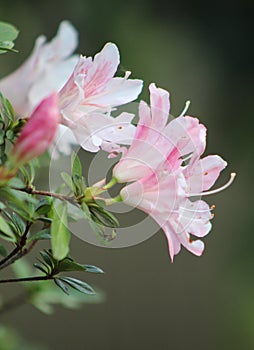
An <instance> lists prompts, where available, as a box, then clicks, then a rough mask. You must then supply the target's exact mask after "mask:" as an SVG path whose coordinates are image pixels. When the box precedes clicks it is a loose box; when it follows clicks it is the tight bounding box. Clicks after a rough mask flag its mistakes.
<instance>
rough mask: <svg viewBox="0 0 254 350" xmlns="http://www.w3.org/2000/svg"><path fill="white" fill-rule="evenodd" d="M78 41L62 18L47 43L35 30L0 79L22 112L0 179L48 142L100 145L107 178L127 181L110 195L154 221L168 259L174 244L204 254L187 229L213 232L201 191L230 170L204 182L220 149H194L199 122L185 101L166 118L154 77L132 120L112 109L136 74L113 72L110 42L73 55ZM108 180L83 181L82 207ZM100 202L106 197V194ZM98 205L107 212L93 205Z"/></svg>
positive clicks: (94, 148)
mask: <svg viewBox="0 0 254 350" xmlns="http://www.w3.org/2000/svg"><path fill="white" fill-rule="evenodd" d="M76 47H77V33H76V31H75V29H74V28H73V27H72V25H71V24H70V23H69V22H66V21H64V22H62V23H61V25H60V27H59V30H58V33H57V35H56V37H55V38H54V39H53V40H52V41H51V42H49V43H47V42H46V39H45V37H43V36H41V37H39V38H38V39H37V41H36V44H35V48H34V50H33V52H32V54H31V56H30V57H29V58H28V59H27V60H26V61H25V62H24V63H23V64H22V66H21V67H20V68H18V69H17V70H16V71H15V72H14V73H12V74H10V75H9V76H7V77H5V78H3V79H2V80H0V91H1V92H2V93H3V95H4V96H5V97H7V98H8V99H9V100H10V102H11V104H12V106H13V108H14V111H15V113H16V114H17V116H18V118H19V119H20V120H27V122H26V124H25V126H23V127H22V129H21V132H20V134H19V136H18V138H17V140H16V141H15V144H14V147H13V148H12V150H11V152H10V154H9V160H8V163H7V164H5V165H2V167H1V168H0V176H2V179H1V181H2V182H4V181H5V180H6V181H8V180H9V178H10V177H12V176H14V175H15V173H16V172H17V171H18V168H19V167H20V166H22V165H24V164H26V163H28V162H29V161H31V160H32V159H34V158H36V157H38V156H40V155H41V154H42V153H43V152H44V151H45V150H46V149H49V148H51V153H52V156H53V157H58V156H59V154H60V153H61V152H64V153H68V152H69V151H70V145H71V144H78V145H80V146H81V147H82V148H83V149H85V150H86V151H90V152H98V151H100V150H104V151H106V152H108V153H109V157H115V156H117V155H118V154H119V153H120V154H121V158H120V160H119V162H118V163H117V164H116V165H115V167H114V169H113V174H112V176H113V177H112V182H111V183H112V184H114V183H116V182H119V183H126V186H124V187H123V188H122V190H121V192H120V195H119V196H118V197H117V198H118V199H117V200H118V201H123V202H124V203H126V204H128V205H130V206H134V207H138V208H139V209H141V210H143V211H144V212H146V213H147V214H149V215H150V216H151V217H152V218H153V219H154V220H155V221H156V222H157V223H158V224H159V226H160V227H161V228H162V229H163V231H164V232H165V234H166V237H167V240H168V246H169V253H170V257H171V260H173V257H174V255H176V254H178V253H179V251H180V248H181V246H184V247H185V248H186V249H187V250H189V251H190V252H192V253H194V254H195V255H201V254H202V252H203V250H204V243H203V242H202V241H201V240H200V239H194V236H196V237H199V238H200V237H203V236H205V235H207V234H208V232H209V231H210V229H211V223H210V220H211V218H212V217H213V214H211V211H212V210H213V207H209V205H208V204H207V203H206V202H204V201H203V200H201V199H200V198H199V197H201V196H202V195H206V194H212V193H215V192H217V191H219V190H221V189H224V188H225V187H226V186H228V185H229V184H230V183H231V182H232V180H233V178H234V174H232V176H231V179H230V181H229V183H228V184H226V185H225V186H223V188H221V189H219V190H211V191H208V190H209V189H210V188H211V187H212V186H213V185H214V183H215V181H216V180H217V178H218V176H219V174H220V172H221V171H222V170H223V169H224V168H225V167H226V165H227V163H226V162H225V161H224V160H223V159H222V158H221V157H219V156H217V155H210V156H206V157H203V158H201V156H202V155H203V153H204V150H205V145H206V128H205V127H204V125H202V124H200V122H199V120H198V119H197V118H193V117H191V116H186V115H185V114H186V110H184V112H183V113H182V114H181V115H180V116H179V117H177V118H173V119H172V120H169V119H170V118H169V117H170V115H169V111H170V101H169V93H168V92H167V91H166V90H164V89H161V88H157V87H156V85H155V84H154V83H152V84H150V86H149V90H150V107H149V106H148V105H147V103H146V102H144V101H141V102H140V104H139V121H138V124H137V127H135V126H134V125H133V124H132V120H133V118H134V114H130V113H127V112H122V113H120V114H119V115H118V116H117V117H115V116H114V117H113V116H112V111H117V107H118V106H121V105H124V104H127V103H129V102H132V101H134V100H136V99H137V97H138V96H139V94H140V93H141V90H142V86H143V82H142V80H139V79H130V74H131V73H130V72H126V74H125V76H123V77H118V76H115V74H116V71H117V68H118V65H119V63H120V58H119V51H118V48H117V47H116V45H115V44H113V43H107V44H106V45H105V46H104V48H103V49H102V50H101V52H99V53H98V54H96V55H95V56H94V58H92V57H85V56H80V57H78V56H77V55H73V52H74V50H75V49H76ZM62 135H64V137H62ZM59 137H61V140H62V141H61V143H60V144H59V142H57V140H58V139H59ZM54 144H55V145H57V148H56V147H54ZM8 169H9V170H8ZM80 178H82V176H81V175H80ZM110 186H111V185H105V184H104V181H102V182H101V184H100V185H98V184H96V185H94V186H93V187H91V188H90V190H89V191H87V190H86V192H85V194H82V188H81V190H80V193H79V194H78V195H77V201H78V203H79V204H81V206H82V208H83V207H84V205H88V206H89V205H90V204H89V203H90V202H91V201H92V200H94V199H98V198H99V199H102V197H98V194H101V193H103V192H104V191H105V190H106V189H107V188H109V187H110ZM77 187H78V185H77ZM81 187H82V186H81ZM76 191H77V189H76ZM74 192H75V191H74ZM89 193H90V197H89V196H88V194H89ZM88 197H89V198H88ZM80 198H83V199H82V200H81V199H80ZM84 198H85V199H84ZM89 201H90V202H89ZM113 201H114V199H112V201H111V202H113ZM105 203H106V204H111V203H110V200H105ZM90 206H91V211H92V213H94V210H95V209H94V207H93V206H92V205H90ZM97 209H98V208H97ZM98 210H99V209H98ZM102 213H103V215H107V219H110V220H111V218H110V217H109V215H108V214H105V213H106V212H104V211H103V210H102V209H100V214H102Z"/></svg>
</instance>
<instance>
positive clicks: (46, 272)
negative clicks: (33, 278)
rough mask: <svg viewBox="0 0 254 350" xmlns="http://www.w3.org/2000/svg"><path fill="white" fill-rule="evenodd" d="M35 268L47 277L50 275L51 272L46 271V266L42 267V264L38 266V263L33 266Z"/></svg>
mask: <svg viewBox="0 0 254 350" xmlns="http://www.w3.org/2000/svg"><path fill="white" fill-rule="evenodd" d="M33 265H34V267H35V268H36V269H38V270H40V271H41V272H43V273H45V274H46V275H48V273H49V271H48V270H47V269H46V267H45V266H42V265H41V264H38V263H34V264H33Z"/></svg>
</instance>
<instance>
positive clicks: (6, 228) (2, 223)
mask: <svg viewBox="0 0 254 350" xmlns="http://www.w3.org/2000/svg"><path fill="white" fill-rule="evenodd" d="M0 231H1V232H3V233H4V234H5V235H6V236H7V237H9V238H10V239H11V241H13V242H16V236H15V234H14V232H13V231H12V229H11V228H10V225H9V224H8V223H7V222H6V220H5V219H4V218H3V217H2V216H0Z"/></svg>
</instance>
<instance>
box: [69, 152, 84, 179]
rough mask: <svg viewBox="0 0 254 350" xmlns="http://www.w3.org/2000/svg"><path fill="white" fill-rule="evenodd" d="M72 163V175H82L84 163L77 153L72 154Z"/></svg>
mask: <svg viewBox="0 0 254 350" xmlns="http://www.w3.org/2000/svg"><path fill="white" fill-rule="evenodd" d="M71 164H72V172H71V174H72V176H74V175H77V176H79V177H82V165H81V162H80V159H79V157H78V155H77V154H75V153H72V155H71Z"/></svg>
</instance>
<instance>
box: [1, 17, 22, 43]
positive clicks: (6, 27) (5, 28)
mask: <svg viewBox="0 0 254 350" xmlns="http://www.w3.org/2000/svg"><path fill="white" fill-rule="evenodd" d="M18 34H19V31H18V30H17V28H15V27H14V26H13V25H12V24H10V23H6V22H2V21H1V22H0V41H6V40H8V41H13V40H15V39H16V38H17V36H18Z"/></svg>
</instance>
